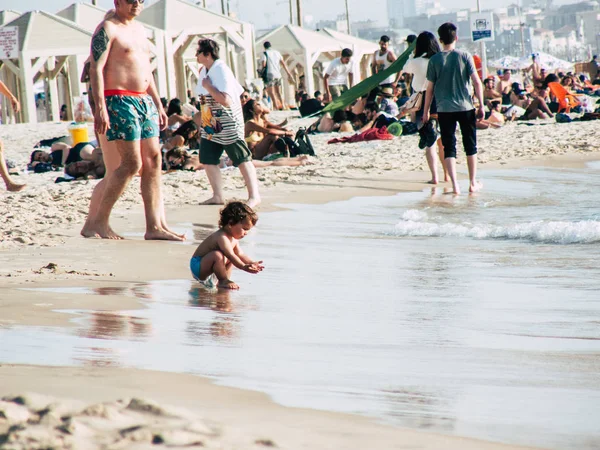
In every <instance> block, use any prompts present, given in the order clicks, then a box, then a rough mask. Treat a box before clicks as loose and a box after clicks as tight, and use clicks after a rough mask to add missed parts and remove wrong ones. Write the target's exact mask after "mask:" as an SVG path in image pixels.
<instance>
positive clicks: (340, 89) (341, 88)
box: [329, 84, 348, 100]
mask: <svg viewBox="0 0 600 450" xmlns="http://www.w3.org/2000/svg"><path fill="white" fill-rule="evenodd" d="M347 90H348V86H346V85H345V84H341V85H336V86H329V92H331V100H335V99H336V98H338V97H339V96H340V95H342V94H343V93H344V92H346V91H347Z"/></svg>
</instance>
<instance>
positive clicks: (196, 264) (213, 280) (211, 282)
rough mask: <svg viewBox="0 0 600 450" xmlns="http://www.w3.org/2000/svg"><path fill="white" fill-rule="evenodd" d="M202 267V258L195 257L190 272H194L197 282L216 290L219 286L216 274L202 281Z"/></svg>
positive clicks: (191, 261)
mask: <svg viewBox="0 0 600 450" xmlns="http://www.w3.org/2000/svg"><path fill="white" fill-rule="evenodd" d="M201 266H202V257H201V256H194V257H192V259H191V260H190V270H191V271H192V276H193V277H194V279H195V280H196V281H199V282H200V283H202V284H203V285H204V286H206V287H208V288H214V287H216V286H217V283H218V280H217V277H216V275H215V274H214V273H212V274H210V276H209V277H208V278H207V279H206V280H201V279H200V267H201Z"/></svg>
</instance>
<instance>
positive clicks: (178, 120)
mask: <svg viewBox="0 0 600 450" xmlns="http://www.w3.org/2000/svg"><path fill="white" fill-rule="evenodd" d="M167 117H168V120H167V126H168V129H169V130H170V131H172V132H173V131H175V130H177V128H179V127H180V126H181V125H183V124H184V123H186V122H188V121H190V120H192V118H191V117H190V116H187V115H185V114H184V113H183V109H182V108H181V100H179V99H178V98H174V99H172V100H171V101H170V102H169V108H168V109H167Z"/></svg>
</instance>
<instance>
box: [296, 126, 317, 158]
mask: <svg viewBox="0 0 600 450" xmlns="http://www.w3.org/2000/svg"><path fill="white" fill-rule="evenodd" d="M294 142H295V143H296V148H295V149H294V150H295V151H296V152H297V153H296V154H295V155H291V156H298V155H310V156H317V155H316V154H315V149H314V148H313V146H312V143H311V142H310V139H309V138H308V134H306V129H305V128H299V129H298V131H297V132H296V138H295V139H294Z"/></svg>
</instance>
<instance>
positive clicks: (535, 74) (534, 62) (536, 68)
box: [523, 53, 544, 86]
mask: <svg viewBox="0 0 600 450" xmlns="http://www.w3.org/2000/svg"><path fill="white" fill-rule="evenodd" d="M523 72H524V73H525V74H528V73H529V72H531V78H532V80H533V85H534V86H539V85H541V84H542V83H543V82H544V79H543V78H542V66H541V65H540V63H539V61H538V59H537V55H536V54H535V53H534V54H532V55H531V65H530V66H529V67H528V68H527V69H525V70H524V71H523Z"/></svg>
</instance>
